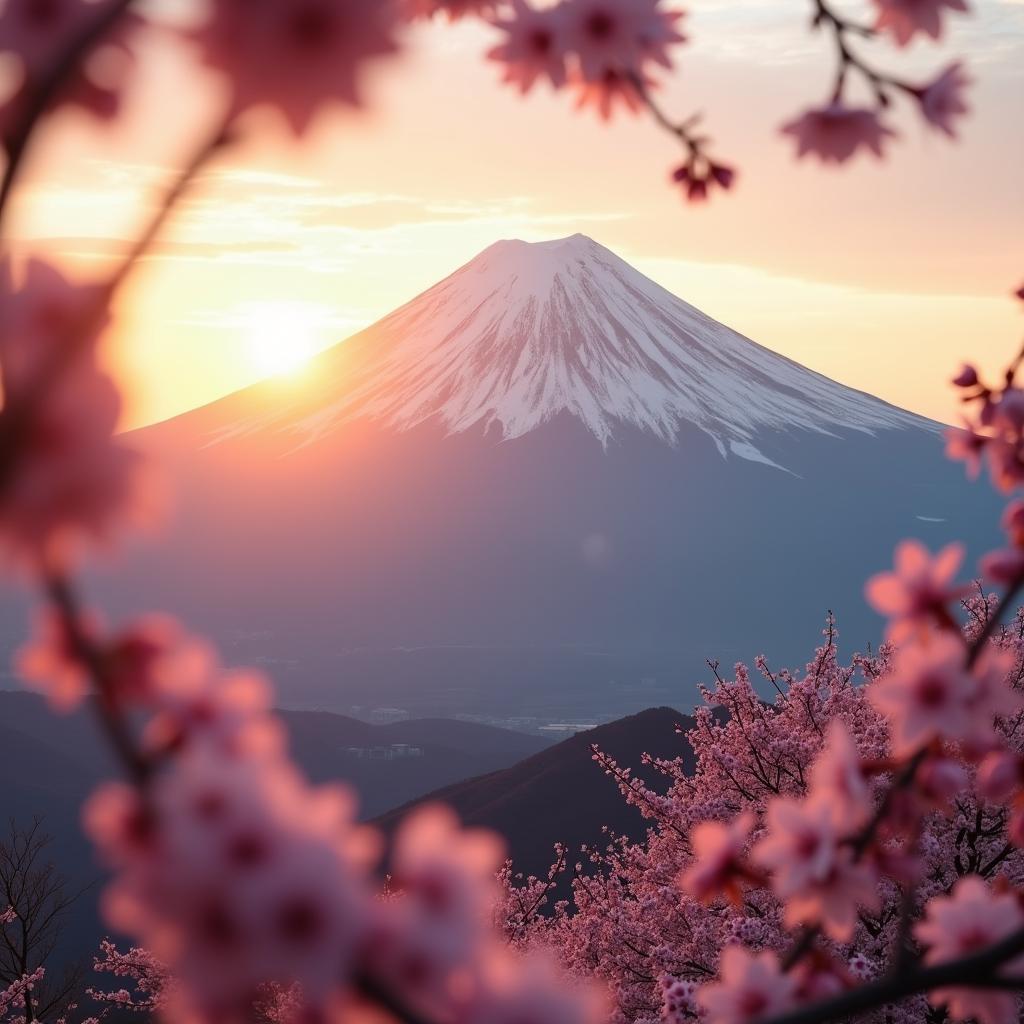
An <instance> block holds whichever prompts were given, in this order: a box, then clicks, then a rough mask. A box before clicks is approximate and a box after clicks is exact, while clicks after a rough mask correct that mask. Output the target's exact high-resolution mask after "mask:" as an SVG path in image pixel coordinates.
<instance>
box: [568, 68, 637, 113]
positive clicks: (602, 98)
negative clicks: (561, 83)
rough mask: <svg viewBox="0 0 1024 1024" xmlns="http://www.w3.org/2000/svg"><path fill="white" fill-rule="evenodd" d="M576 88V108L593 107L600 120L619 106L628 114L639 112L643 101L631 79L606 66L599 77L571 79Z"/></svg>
mask: <svg viewBox="0 0 1024 1024" xmlns="http://www.w3.org/2000/svg"><path fill="white" fill-rule="evenodd" d="M573 85H574V86H575V89H576V109H577V110H586V109H587V108H588V107H593V108H594V109H595V110H596V111H597V114H598V116H599V117H600V118H601V120H602V121H607V120H609V119H610V118H611V116H612V114H614V113H615V111H616V110H617V109H619V108H622V109H624V110H625V111H627V112H628V113H630V114H639V113H640V112H641V111H643V109H644V101H643V97H642V95H641V93H640V91H639V90H638V89H637V87H636V85H635V84H634V83H633V80H632V79H631V78H630V77H628V76H627V75H625V74H623V73H622V72H620V71H616V70H615V69H614V68H608V70H607V71H605V73H604V75H603V76H602V77H601V78H600V79H588V78H581V77H579V76H577V77H576V78H574V79H573Z"/></svg>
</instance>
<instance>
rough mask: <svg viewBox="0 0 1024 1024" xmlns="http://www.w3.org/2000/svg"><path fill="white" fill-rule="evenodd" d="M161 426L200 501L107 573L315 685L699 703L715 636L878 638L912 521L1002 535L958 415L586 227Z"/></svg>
mask: <svg viewBox="0 0 1024 1024" xmlns="http://www.w3.org/2000/svg"><path fill="white" fill-rule="evenodd" d="M339 288H342V289H343V288H344V281H340V282H339ZM282 341H283V342H285V343H286V342H287V339H282ZM892 343H893V344H894V345H895V344H898V343H899V339H893V341H892ZM137 440H138V442H139V443H140V444H141V445H142V446H143V447H145V448H146V449H147V450H149V451H151V452H152V453H153V454H154V455H155V456H156V457H157V459H158V460H159V461H160V462H161V463H162V464H163V465H164V467H165V469H166V472H167V473H168V475H169V477H170V479H171V481H172V483H173V485H174V490H175V492H176V496H177V506H176V511H175V514H174V515H173V517H172V519H171V522H170V524H169V527H168V530H167V531H166V533H165V534H163V535H162V536H160V537H159V538H158V540H157V541H156V542H154V543H151V544H149V545H143V546H140V547H138V548H136V549H135V550H133V551H132V552H131V553H130V554H126V555H125V556H124V557H123V558H121V559H120V560H119V562H118V564H117V565H116V566H115V567H114V568H113V570H112V571H110V573H109V574H107V575H99V574H98V575H96V576H95V577H94V578H93V580H92V586H93V588H94V590H95V592H96V593H97V594H98V595H99V596H100V598H101V599H102V602H103V603H104V604H105V605H108V606H110V607H111V608H113V609H114V610H115V611H121V612H128V611H130V610H134V609H137V608H139V607H158V608H168V609H170V610H172V611H175V612H177V613H178V614H180V615H181V616H182V617H183V618H184V619H185V620H186V621H187V622H190V623H191V624H193V625H194V626H195V627H197V628H199V629H201V630H203V631H204V632H208V633H211V634H213V635H214V637H215V638H216V639H217V641H218V642H219V643H220V645H221V646H222V647H223V648H224V649H225V652H226V657H227V659H228V660H229V661H231V662H234V663H253V662H256V663H258V664H262V665H264V666H265V667H266V668H267V669H268V670H269V671H270V672H271V673H272V674H273V676H274V677H275V678H276V679H277V681H278V684H279V689H280V692H281V695H282V696H281V700H282V701H283V702H284V703H285V704H286V705H288V706H293V707H298V706H305V707H326V708H329V709H332V710H339V711H344V710H347V709H348V708H349V707H351V706H353V705H362V706H369V707H374V706H378V705H388V706H397V707H399V708H404V709H405V710H407V711H409V712H410V713H411V714H412V715H413V716H414V717H429V716H441V717H455V716H456V715H460V714H467V715H480V716H484V717H488V716H489V717H490V718H491V719H492V720H498V721H500V720H503V719H512V718H519V719H523V718H527V719H533V723H532V724H534V725H536V724H540V723H545V722H557V721H559V720H568V721H569V722H580V723H584V724H585V723H588V722H589V723H591V724H593V723H595V722H598V721H601V720H607V719H609V718H614V717H618V716H620V715H623V714H627V713H629V712H632V711H636V710H638V709H640V708H643V707H650V706H652V705H655V704H681V705H682V706H687V705H689V704H692V702H693V699H694V691H693V689H692V687H693V683H694V681H695V680H697V679H698V678H703V676H704V659H705V658H708V657H710V658H718V659H720V660H721V661H722V662H723V663H725V664H727V665H728V664H730V663H732V662H733V661H736V660H738V659H741V658H742V659H746V660H750V659H752V658H753V657H754V656H755V655H756V654H758V653H759V652H762V651H764V652H765V653H767V655H768V656H769V657H770V658H771V659H772V661H773V663H775V664H778V663H780V662H783V663H793V662H801V663H802V662H803V661H804V660H805V659H806V658H807V657H808V656H809V654H810V652H811V650H812V649H813V647H814V645H815V643H816V641H817V639H818V636H819V630H820V628H821V625H822V622H823V620H824V617H825V614H826V610H827V609H829V608H832V609H834V610H835V612H836V613H837V615H838V618H839V628H840V631H841V633H842V638H843V641H844V643H845V645H846V646H847V649H850V648H854V647H863V646H864V645H865V644H867V643H869V642H873V641H876V640H877V639H878V634H879V621H878V620H877V618H876V617H875V616H874V615H873V614H872V613H870V611H869V610H868V609H866V608H865V605H864V601H863V597H862V586H863V580H864V578H865V577H866V576H867V575H868V574H869V573H871V572H872V571H874V570H877V569H879V568H882V567H884V566H886V565H887V564H889V563H890V560H891V556H892V549H893V547H894V545H895V544H896V542H897V541H898V540H899V539H900V538H902V537H904V536H908V535H917V536H919V537H920V538H921V539H922V540H924V541H926V542H927V543H929V544H930V545H932V546H937V545H940V544H942V543H945V542H947V541H949V540H951V539H954V538H964V539H966V540H967V542H968V544H969V548H970V551H971V553H972V555H976V554H978V553H979V552H980V551H981V550H983V549H984V548H986V547H989V546H992V545H994V544H995V543H996V542H997V531H996V522H997V519H998V505H999V503H998V499H997V498H996V497H994V496H992V495H990V494H989V492H988V489H987V488H985V487H973V488H972V487H971V486H970V485H969V484H967V483H966V482H965V481H964V478H963V471H962V467H960V466H958V465H953V464H949V463H948V462H947V461H946V460H945V459H944V457H943V454H942V442H941V438H940V432H939V427H938V425H937V424H935V423H933V422H931V421H928V420H925V419H922V418H920V417H918V416H914V415H912V414H910V413H907V412H904V411H902V410H899V409H896V408H894V407H893V406H891V405H888V404H886V403H885V402H882V401H879V400H878V399H875V398H872V397H871V396H870V395H866V394H863V393H860V392H857V391H854V390H851V389H850V388H846V387H844V386H843V385H841V384H838V383H836V382H835V381H831V380H829V379H827V378H825V377H823V376H821V375H820V374H818V373H814V372H812V371H811V370H809V369H806V368H805V367H802V366H800V365H798V364H796V363H794V362H792V361H791V360H789V359H786V358H784V357H782V356H780V355H778V354H776V353H773V352H771V351H769V350H768V349H765V348H763V347H761V346H759V345H756V344H755V343H753V342H751V341H749V340H747V339H746V338H743V337H741V336H740V335H739V334H737V333H736V332H734V331H732V330H730V329H729V328H727V327H724V326H723V325H721V324H719V323H716V322H715V321H714V320H712V319H710V318H709V317H708V316H706V315H705V314H703V313H701V312H700V311H699V310H697V309H695V308H693V307H692V306H690V305H688V304H687V303H686V302H684V301H682V300H681V299H679V298H676V297H675V296H673V295H672V294H670V293H669V292H667V291H666V290H665V289H663V288H661V287H660V286H658V285H657V284H655V283H654V282H653V281H650V280H649V279H647V278H645V277H644V276H643V275H642V274H640V273H638V272H637V271H636V270H634V269H633V268H631V267H630V266H629V265H628V264H626V263H625V262H623V261H622V260H621V259H619V258H618V257H617V256H615V255H614V254H612V253H611V252H609V251H608V250H607V249H605V248H603V247H602V246H600V245H598V244H597V243H595V242H593V241H591V240H590V239H588V238H584V237H583V236H580V235H574V236H573V237H571V238H567V239H561V240H558V241H553V242H541V243H534V244H528V243H525V242H521V241H503V242H498V243H496V244H495V245H492V246H491V247H489V248H488V249H486V250H484V252H482V253H481V254H480V255H479V256H477V257H476V258H475V259H474V260H472V261H470V262H469V263H468V264H467V265H466V266H464V267H462V268H461V269H460V270H457V271H456V272H455V273H454V274H452V275H451V276H449V277H448V278H446V279H444V280H443V281H441V282H439V283H438V284H437V285H435V286H434V287H433V288H431V289H429V290H428V291H426V292H424V293H423V294H422V295H420V296H418V297H417V298H414V299H413V300H412V301H411V302H409V303H407V304H406V305H404V306H402V307H401V308H400V309H398V310H396V311H395V312H394V313H392V314H390V315H389V316H386V317H384V319H382V320H381V321H379V322H378V323H376V324H374V325H372V326H371V327H369V328H367V329H366V330H364V331H362V332H361V333H359V334H357V335H355V336H354V337H352V338H350V339H348V340H347V341H345V342H343V343H342V344H339V345H337V346H336V347H334V348H333V349H330V350H328V351H326V352H324V353H322V354H321V355H320V356H319V357H318V358H317V359H316V360H315V361H314V362H313V363H312V364H311V365H310V366H309V368H308V371H307V372H306V374H305V375H304V376H303V377H302V378H301V379H296V380H289V381H285V380H276V381H268V382H265V383H263V384H260V385H257V386H256V387H253V388H248V389H246V390H245V391H242V392H239V393H237V394H235V395H232V396H229V397H227V398H225V399H223V400H221V401H219V402H216V403H214V404H212V405H210V406H207V407H205V408H203V409H199V410H196V411H193V412H191V413H188V414H187V415H184V416H180V417H178V418H176V419H174V420H171V421H168V422H166V423H163V424H160V425H158V426H155V427H152V428H150V429H147V430H144V431H141V432H139V433H138V435H137ZM8 621H11V620H10V619H8ZM15 621H18V622H19V625H20V620H15ZM520 724H527V725H529V724H531V723H520Z"/></svg>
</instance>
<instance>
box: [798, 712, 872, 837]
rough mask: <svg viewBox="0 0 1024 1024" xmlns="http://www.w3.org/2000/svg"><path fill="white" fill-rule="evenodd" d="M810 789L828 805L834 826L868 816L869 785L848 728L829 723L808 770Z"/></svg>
mask: <svg viewBox="0 0 1024 1024" xmlns="http://www.w3.org/2000/svg"><path fill="white" fill-rule="evenodd" d="M810 792H811V794H812V795H814V796H817V797H818V799H819V800H820V802H821V804H822V805H823V806H825V807H827V808H828V809H829V811H830V812H831V815H832V819H833V822H834V824H835V825H836V827H838V828H847V829H852V828H857V827H858V826H859V825H863V824H864V822H865V821H866V820H867V819H868V818H869V817H870V816H871V811H872V798H871V788H870V786H869V785H868V780H867V778H866V777H865V775H864V769H863V765H862V764H861V759H860V752H859V751H858V750H857V745H856V743H854V740H853V736H852V735H851V734H850V730H849V729H848V728H847V727H846V726H845V725H844V724H843V723H842V722H841V721H840V720H838V719H833V721H832V722H830V723H829V727H828V732H827V733H826V735H825V746H824V748H823V750H822V752H821V753H820V754H819V755H818V758H817V760H816V761H815V762H814V765H813V767H812V768H811V771H810Z"/></svg>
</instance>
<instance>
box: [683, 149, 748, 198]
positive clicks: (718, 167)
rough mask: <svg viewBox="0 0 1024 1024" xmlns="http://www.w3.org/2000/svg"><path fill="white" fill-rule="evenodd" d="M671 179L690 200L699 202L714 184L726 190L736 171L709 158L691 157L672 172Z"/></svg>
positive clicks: (705, 196)
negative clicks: (697, 158) (700, 160)
mask: <svg viewBox="0 0 1024 1024" xmlns="http://www.w3.org/2000/svg"><path fill="white" fill-rule="evenodd" d="M672 180H673V181H674V182H676V183H677V184H678V185H680V186H681V187H682V189H683V190H684V192H685V193H686V198H687V199H688V200H690V202H700V201H702V200H704V199H706V198H707V196H708V192H709V190H710V189H712V188H714V187H716V186H717V187H718V188H721V189H724V190H726V191H728V190H729V189H730V188H732V185H733V182H734V181H735V180H736V172H735V170H733V168H731V167H726V166H725V165H724V164H716V163H714V162H713V161H710V160H704V161H702V162H698V161H697V160H695V159H692V158H691V159H690V160H689V161H688V162H687V163H685V164H682V165H681V166H679V167H677V168H676V169H675V170H674V171H673V172H672Z"/></svg>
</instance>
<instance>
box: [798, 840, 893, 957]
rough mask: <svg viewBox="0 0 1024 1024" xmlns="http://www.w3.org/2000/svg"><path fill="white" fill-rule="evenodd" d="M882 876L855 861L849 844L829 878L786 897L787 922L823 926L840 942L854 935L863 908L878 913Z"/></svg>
mask: <svg viewBox="0 0 1024 1024" xmlns="http://www.w3.org/2000/svg"><path fill="white" fill-rule="evenodd" d="M880 905H881V898H880V896H879V894H878V875H877V874H876V873H875V872H874V871H873V870H872V868H871V867H870V866H869V865H868V864H865V863H862V862H859V861H854V859H853V855H852V853H851V852H850V850H849V849H848V848H846V847H843V848H842V849H840V850H839V851H838V852H837V854H836V857H835V860H834V862H833V864H832V866H831V868H830V869H829V872H828V874H826V875H825V877H823V878H821V879H818V880H815V881H811V882H808V884H807V885H806V886H804V887H803V888H801V889H797V890H795V891H794V892H792V893H791V894H790V895H789V896H788V898H787V899H786V905H785V914H784V917H785V921H786V924H787V925H788V926H789V927H794V926H795V925H800V924H806V925H819V926H820V927H821V929H822V931H823V932H824V933H825V934H826V935H828V936H830V937H831V938H833V939H835V940H836V941H837V942H849V941H850V939H852V938H853V933H854V929H855V927H856V925H857V921H858V912H859V911H860V910H862V909H866V910H870V911H872V912H874V913H877V912H878V909H879V906H880Z"/></svg>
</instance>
